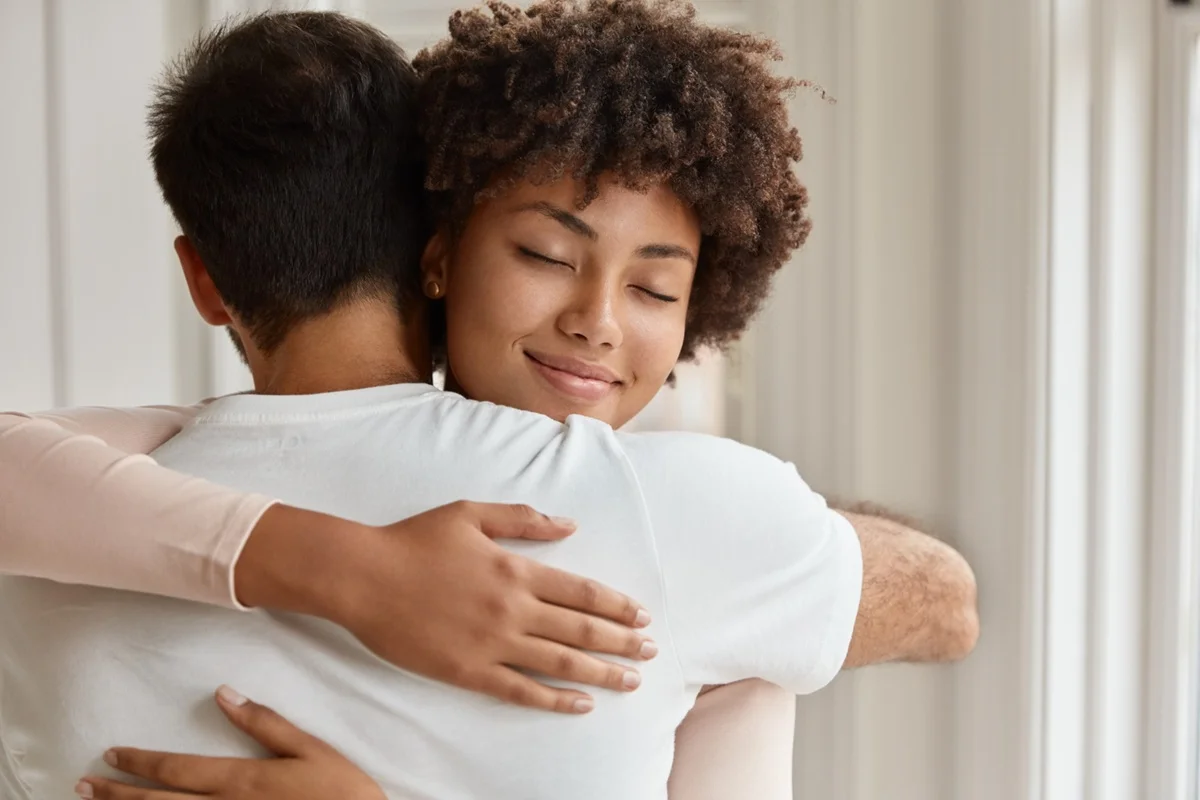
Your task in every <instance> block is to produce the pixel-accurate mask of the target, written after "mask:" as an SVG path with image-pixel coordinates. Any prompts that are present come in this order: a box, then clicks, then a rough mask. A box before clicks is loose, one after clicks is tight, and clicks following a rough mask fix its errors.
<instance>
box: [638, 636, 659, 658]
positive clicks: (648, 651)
mask: <svg viewBox="0 0 1200 800" xmlns="http://www.w3.org/2000/svg"><path fill="white" fill-rule="evenodd" d="M639 652H640V653H641V655H642V658H654V657H655V656H656V655H658V645H656V644H655V643H654V642H651V641H648V640H647V641H645V642H642V649H641V650H640V651H639Z"/></svg>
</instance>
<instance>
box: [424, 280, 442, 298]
mask: <svg viewBox="0 0 1200 800" xmlns="http://www.w3.org/2000/svg"><path fill="white" fill-rule="evenodd" d="M425 295H426V296H427V297H430V298H432V299H434V300H437V299H438V298H439V297H441V296H442V285H441V284H440V283H438V282H437V281H427V282H426V283H425Z"/></svg>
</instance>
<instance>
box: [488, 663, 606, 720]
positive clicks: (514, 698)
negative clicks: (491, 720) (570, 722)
mask: <svg viewBox="0 0 1200 800" xmlns="http://www.w3.org/2000/svg"><path fill="white" fill-rule="evenodd" d="M466 688H468V689H472V690H474V691H477V692H481V693H483V694H486V695H490V696H492V697H495V698H496V699H497V700H503V701H504V702H506V703H512V704H514V705H518V706H526V707H527V708H537V709H541V710H543V711H556V712H558V713H560V714H586V713H588V712H589V711H591V710H592V709H593V708H595V705H596V703H595V701H594V700H592V698H591V697H590V696H588V695H586V694H584V693H583V692H578V691H575V690H573V689H555V688H552V687H550V686H546V685H545V684H541V683H538V682H537V681H535V680H534V679H533V678H530V677H528V676H526V675H522V674H521V673H519V672H517V671H516V670H515V669H510V668H509V667H497V668H496V669H494V670H492V671H490V672H489V673H488V674H487V675H485V676H483V677H482V678H481V679H480V680H479V681H478V682H473V685H470V686H467V687H466Z"/></svg>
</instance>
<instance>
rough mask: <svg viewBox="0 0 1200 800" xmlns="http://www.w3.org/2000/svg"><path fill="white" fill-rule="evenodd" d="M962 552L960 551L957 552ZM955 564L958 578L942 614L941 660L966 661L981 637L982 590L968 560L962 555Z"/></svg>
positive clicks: (949, 590)
mask: <svg viewBox="0 0 1200 800" xmlns="http://www.w3.org/2000/svg"><path fill="white" fill-rule="evenodd" d="M955 555H956V556H958V554H957V553H956V554H955ZM957 560H958V562H959V563H958V564H955V565H954V570H953V572H954V573H955V575H954V578H953V579H952V580H950V581H948V582H947V585H946V587H945V589H946V596H945V598H944V603H945V605H944V608H945V611H946V613H945V614H943V615H941V623H942V624H941V626H940V627H941V628H942V630H941V631H940V635H939V637H938V638H939V639H940V640H941V642H942V647H941V648H940V650H941V653H940V654H939V655H940V656H941V657H940V658H939V659H938V660H939V661H945V662H954V661H962V660H963V659H964V658H966V657H967V656H969V655H971V652H972V651H973V650H974V649H975V645H976V643H978V641H979V605H978V591H977V589H976V585H975V573H974V572H973V571H972V570H971V567H970V566H969V565H968V564H967V562H966V561H965V560H964V559H963V558H962V557H961V556H958V559H957Z"/></svg>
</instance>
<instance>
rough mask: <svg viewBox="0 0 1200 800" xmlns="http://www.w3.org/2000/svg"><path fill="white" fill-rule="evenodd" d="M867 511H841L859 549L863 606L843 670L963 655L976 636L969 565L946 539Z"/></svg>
mask: <svg viewBox="0 0 1200 800" xmlns="http://www.w3.org/2000/svg"><path fill="white" fill-rule="evenodd" d="M864 511H866V509H862V508H859V509H856V510H854V511H840V512H839V513H841V514H842V515H843V516H845V517H846V519H848V520H849V521H850V523H851V524H852V525H853V526H854V529H855V531H856V532H857V533H858V537H859V541H860V542H861V543H862V552H863V590H862V601H861V603H860V605H859V610H858V619H857V621H856V622H855V625H854V636H853V639H852V640H851V642H850V652H849V655H848V656H847V658H846V664H845V666H846V667H862V666H867V665H870V664H882V663H887V662H896V661H909V662H941V661H958V660H960V659H962V658H965V657H966V656H967V655H968V654H969V653H970V652H971V650H972V649H974V647H975V641H976V639H978V637H979V616H978V611H977V608H976V591H975V575H974V573H973V572H972V570H971V567H970V566H969V565H968V564H967V562H966V560H965V559H964V558H963V557H962V556H961V555H959V554H958V553H957V552H956V551H955V550H954V549H953V548H952V547H950V546H949V545H947V544H945V543H944V542H940V541H938V540H937V539H934V538H933V537H932V536H928V535H926V534H923V533H921V532H919V531H917V530H915V529H914V528H913V527H911V526H910V525H907V524H904V523H902V522H900V521H898V520H896V519H889V518H887V517H883V516H879V515H878V513H863V512H864ZM872 511H873V510H872Z"/></svg>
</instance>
